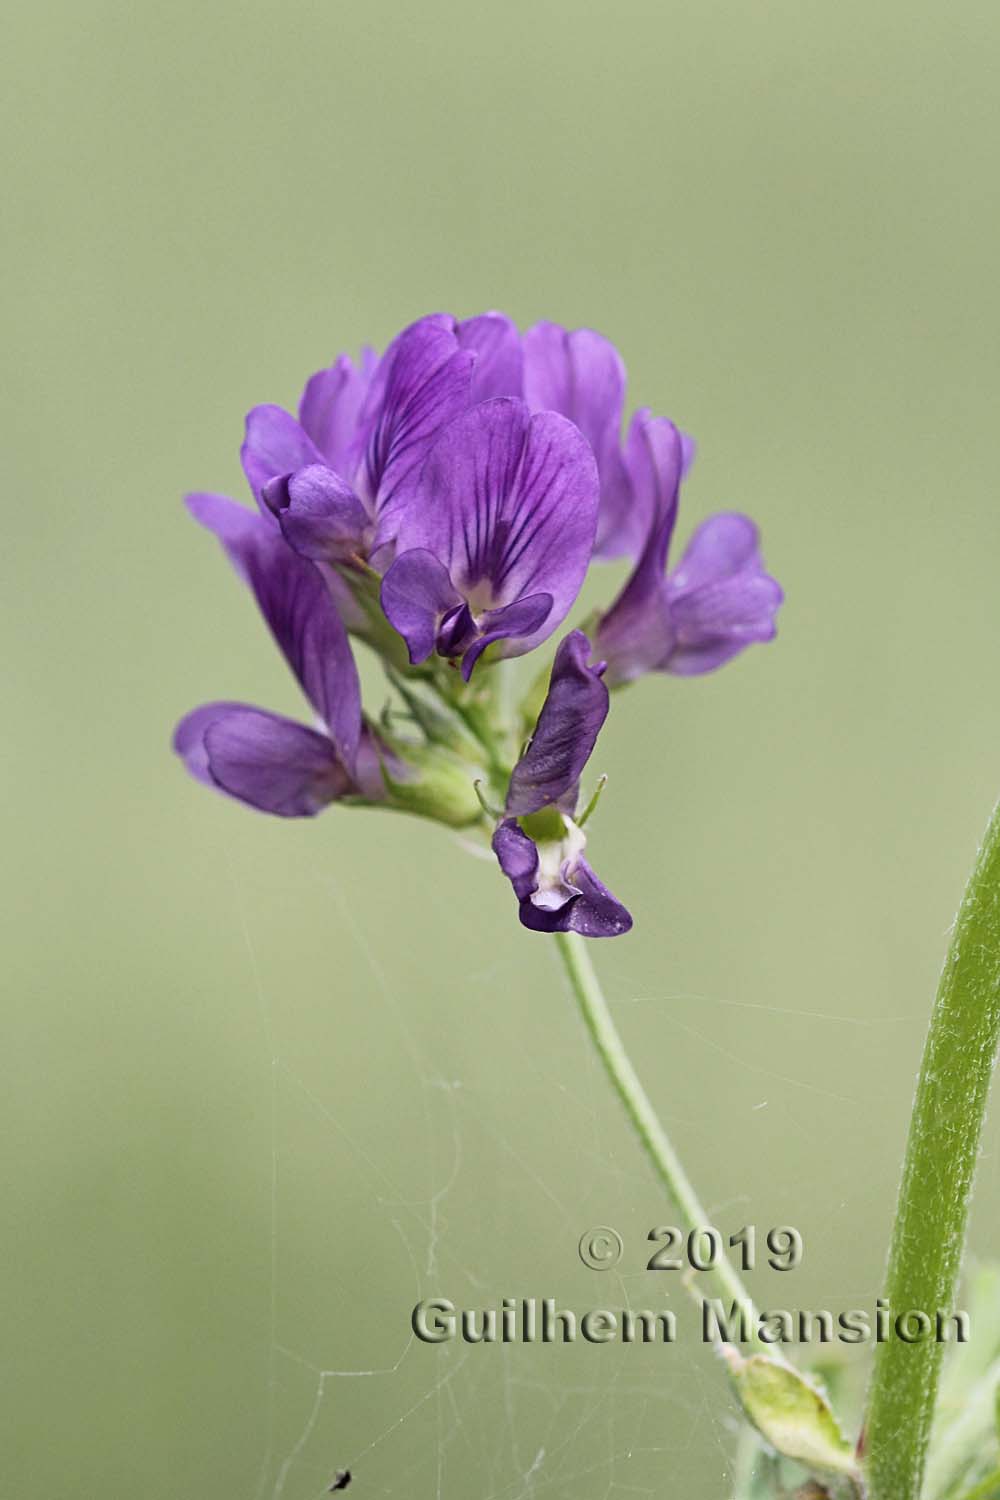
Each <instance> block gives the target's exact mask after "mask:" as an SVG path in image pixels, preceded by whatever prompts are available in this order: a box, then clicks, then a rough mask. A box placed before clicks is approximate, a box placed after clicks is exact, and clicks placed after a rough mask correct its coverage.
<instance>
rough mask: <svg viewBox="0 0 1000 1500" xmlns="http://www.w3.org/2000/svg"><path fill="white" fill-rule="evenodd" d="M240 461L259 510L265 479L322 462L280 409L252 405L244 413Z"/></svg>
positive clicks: (306, 438) (291, 418)
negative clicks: (245, 416)
mask: <svg viewBox="0 0 1000 1500" xmlns="http://www.w3.org/2000/svg"><path fill="white" fill-rule="evenodd" d="M240 458H241V460H242V462H243V472H244V474H245V475H246V476H247V479H248V480H249V482H250V488H251V490H252V491H253V493H254V497H255V499H256V500H257V503H258V504H259V505H261V506H262V507H263V500H262V495H263V490H264V486H265V484H267V481H268V480H269V479H274V478H275V477H276V476H277V475H278V474H289V473H291V472H292V471H293V470H294V469H304V468H305V467H306V466H307V465H308V464H318V463H322V462H323V455H322V454H321V453H320V451H319V449H318V448H317V447H316V445H315V444H314V443H313V442H312V441H311V440H310V439H309V438H308V437H307V436H306V434H305V433H304V432H303V430H302V428H301V427H300V426H299V424H298V422H296V420H295V418H294V417H293V416H290V415H289V413H288V412H287V411H284V410H283V409H282V407H280V406H255V407H254V409H253V411H251V412H248V413H247V425H246V437H245V438H244V440H243V447H242V448H241V449H240Z"/></svg>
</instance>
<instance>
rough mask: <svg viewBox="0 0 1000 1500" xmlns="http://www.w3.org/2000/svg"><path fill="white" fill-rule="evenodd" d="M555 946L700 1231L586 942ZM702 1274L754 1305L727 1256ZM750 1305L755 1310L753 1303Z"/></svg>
mask: <svg viewBox="0 0 1000 1500" xmlns="http://www.w3.org/2000/svg"><path fill="white" fill-rule="evenodd" d="M555 940H556V947H557V948H558V950H559V956H560V957H561V959H562V961H563V964H564V966H565V969H566V974H567V976H568V978H569V982H570V986H571V987H572V990H573V994H574V996H575V997H576V1000H577V1002H578V1004H579V1006H580V1011H581V1014H582V1015H583V1019H584V1021H585V1022H586V1026H587V1030H588V1031H589V1032H590V1035H591V1038H592V1040H593V1043H594V1046H595V1047H596V1048H597V1052H598V1055H599V1057H600V1059H601V1061H602V1062H603V1064H604V1066H605V1068H606V1069H607V1072H608V1076H609V1077H610V1079H611V1082H612V1083H613V1084H614V1086H615V1089H616V1090H617V1092H618V1097H619V1098H620V1099H621V1101H622V1103H623V1104H624V1106H625V1110H626V1113H627V1114H628V1117H629V1119H630V1120H631V1122H632V1124H633V1126H634V1128H635V1131H636V1134H637V1135H638V1137H639V1140H640V1141H641V1142H642V1145H643V1146H644V1148H645V1151H646V1155H647V1156H648V1157H649V1159H650V1161H651V1162H652V1164H653V1167H654V1168H655V1170H656V1173H657V1175H658V1176H659V1178H660V1180H661V1182H662V1183H663V1185H664V1186H665V1187H666V1189H667V1192H668V1193H669V1194H670V1196H671V1198H672V1199H673V1202H674V1205H675V1207H676V1208H677V1210H678V1212H679V1213H680V1215H681V1217H682V1219H683V1220H684V1222H685V1225H686V1227H687V1228H688V1229H697V1228H700V1227H701V1226H702V1225H707V1224H710V1223H711V1220H710V1219H709V1217H708V1215H707V1214H706V1213H705V1210H704V1208H702V1206H701V1202H700V1201H699V1198H698V1195H697V1193H696V1192H695V1190H694V1187H693V1186H692V1184H691V1181H690V1179H689V1177H688V1175H687V1173H686V1172H685V1170H684V1168H683V1166H682V1165H681V1161H680V1158H679V1156H678V1155H677V1152H676V1151H675V1150H674V1148H673V1146H672V1145H671V1143H670V1139H669V1137H668V1136H667V1132H666V1131H665V1130H664V1128H663V1126H662V1125H661V1124H660V1121H659V1119H658V1118H657V1114H656V1111H655V1109H654V1108H653V1106H652V1104H651V1103H650V1100H649V1095H648V1094H647V1093H646V1090H645V1089H644V1088H643V1086H642V1084H641V1082H640V1081H639V1075H638V1074H637V1073H636V1071H635V1069H634V1068H633V1066H632V1064H631V1062H630V1060H629V1057H628V1053H627V1052H626V1051H625V1046H624V1043H623V1042H622V1039H621V1037H620V1035H619V1033H618V1028H617V1027H616V1025H615V1023H614V1021H613V1020H612V1018H611V1011H610V1010H609V1009H608V1002H607V1001H606V1000H605V998H604V994H603V991H602V990H601V986H600V982H599V981H598V978H597V975H596V974H595V972H594V966H593V964H592V963H591V961H590V954H589V953H588V951H587V943H586V940H585V939H584V938H581V937H580V936H579V934H577V933H575V932H558V933H556V939H555ZM698 1274H699V1276H704V1277H705V1278H706V1279H708V1278H711V1279H713V1280H714V1281H715V1283H716V1285H717V1288H718V1290H719V1291H720V1293H722V1294H723V1295H724V1296H727V1297H729V1298H730V1299H732V1300H736V1301H740V1302H750V1296H749V1293H748V1292H747V1290H746V1288H745V1286H744V1285H743V1282H742V1281H741V1280H740V1277H739V1275H738V1274H737V1272H736V1271H735V1269H734V1268H733V1266H732V1265H731V1264H730V1262H729V1261H728V1260H727V1259H726V1258H725V1256H722V1257H720V1260H719V1263H718V1264H717V1265H716V1266H714V1267H712V1268H711V1269H710V1270H708V1271H704V1272H699V1273H698ZM750 1305H751V1307H752V1306H753V1304H752V1303H750Z"/></svg>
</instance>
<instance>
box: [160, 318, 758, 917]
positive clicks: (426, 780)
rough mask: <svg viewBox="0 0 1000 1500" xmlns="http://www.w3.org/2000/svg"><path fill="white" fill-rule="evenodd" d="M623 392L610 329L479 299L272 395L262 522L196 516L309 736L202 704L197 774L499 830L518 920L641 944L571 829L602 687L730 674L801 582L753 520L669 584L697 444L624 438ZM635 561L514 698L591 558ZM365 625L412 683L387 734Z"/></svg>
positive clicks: (258, 442)
mask: <svg viewBox="0 0 1000 1500" xmlns="http://www.w3.org/2000/svg"><path fill="white" fill-rule="evenodd" d="M624 405H625V369H624V366H623V364H622V361H621V358H620V356H619V355H618V352H617V350H616V349H615V348H614V346H613V345H612V344H611V343H609V342H608V340H606V339H604V338H602V337H601V336H600V335H599V334H597V333H593V332H591V331H590V330H589V329H577V330H575V331H573V332H568V331H567V330H565V329H563V328H561V327H559V326H558V325H556V324H554V323H539V324H536V326H535V327H533V328H530V329H529V330H528V331H527V332H526V333H524V334H521V333H519V332H518V330H517V328H516V327H515V325H514V324H513V323H511V322H510V320H509V319H507V318H505V317H502V316H501V315H500V314H498V313H486V314H484V315H483V316H481V317H476V318H469V319H467V320H465V321H464V322H460V321H457V320H456V319H454V318H451V317H448V316H445V315H444V314H435V315H432V316H430V317H426V318H421V319H420V320H419V321H418V322H416V323H413V324H411V326H410V327H408V328H406V329H404V331H403V332H402V333H401V334H399V335H398V337H397V338H396V339H395V340H394V341H393V342H392V343H391V344H390V345H389V347H388V349H387V350H386V352H385V353H384V354H383V355H382V356H381V358H377V357H376V356H375V354H374V353H373V352H371V351H365V353H364V354H363V356H362V358H361V360H360V361H359V363H358V364H357V365H355V364H354V363H353V362H352V361H351V360H350V359H348V358H347V356H346V355H341V356H340V358H338V359H337V360H336V362H335V363H334V364H333V365H332V366H331V367H330V368H329V369H325V370H321V371H319V372H318V373H317V374H316V375H313V376H312V378H311V379H310V380H309V381H308V383H307V385H306V387H305V390H304V391H303V394H302V399H301V401H300V403H299V408H298V416H297V418H296V417H293V416H291V415H290V414H289V413H288V412H286V411H284V410H283V409H282V408H280V407H277V406H258V407H255V408H254V410H253V411H251V412H250V414H249V416H248V417H247V423H246V439H245V441H244V444H243V448H242V454H241V456H242V461H243V468H244V472H245V473H246V477H247V480H248V481H249V484H250V488H251V490H252V492H253V495H254V497H255V499H256V501H257V510H256V511H253V510H250V509H248V508H247V507H245V506H243V505H239V504H236V503H235V502H234V501H232V500H229V499H226V498H224V497H222V496H218V495H206V494H198V495H191V496H189V497H188V502H187V503H188V507H189V509H190V510H191V512H192V514H193V515H194V517H195V519H196V520H198V521H199V522H200V523H201V524H202V525H203V526H206V527H207V528H208V529H209V530H210V531H212V532H214V533H215V535H216V536H217V538H218V539H219V541H220V542H221V543H222V545H223V547H224V549H225V551H226V552H227V554H228V556H229V558H230V560H231V562H232V563H233V565H234V566H235V568H236V570H237V572H238V573H239V574H240V575H241V577H242V578H243V579H244V581H245V582H246V583H247V585H248V586H249V588H250V589H251V591H252V593H253V595H254V597H255V599H256V602H257V606H258V608H259V610H260V612H261V614H262V615H263V616H264V619H265V621H266V622H267V625H268V626H269V628H270V630H271V634H272V635H273V637H274V639H275V641H276V643H277V645H278V647H279V648H280V650H281V651H282V653H283V654H284V656H285V659H286V660H287V662H288V665H289V666H290V667H291V669H292V671H293V673H294V674H295V676H296V677H297V678H298V681H299V684H300V686H301V688H302V691H303V692H304V694H305V696H306V698H307V699H308V701H309V703H310V704H311V706H312V709H313V712H314V715H315V725H314V726H313V727H309V726H307V725H305V724H300V723H297V722H295V721H294V720H290V719H286V718H284V717H282V716H280V715H277V714H273V713H269V712H267V711H265V710H263V709H260V708H255V707H252V706H251V705H248V704H242V703H232V702H219V703H210V704H206V705H204V706H203V707H201V708H198V709H195V710H194V712H193V713H190V714H188V715H187V716H186V717H185V718H184V719H183V720H182V721H181V723H180V724H179V726H178V728H177V730H176V733H175V737H174V745H175V748H176V749H177V751H178V753H179V754H180V755H181V756H182V758H183V760H184V762H185V764H186V765H187V767H188V770H189V771H190V772H191V773H192V774H193V775H194V776H196V777H197V778H198V779H199V780H201V781H203V782H205V783H206V784H207V785H210V786H213V787H215V788H217V789H219V790H221V791H223V792H226V793H228V794H229V795H230V796H232V797H235V798H237V799H238V800H240V801H242V802H245V803H247V804H249V805H250V806H251V807H255V808H258V809H259V810H261V811H263V812H270V813H276V814H279V815H281V816H284V817H303V816H311V815H313V814H315V813H317V812H319V811H320V810H321V809H322V808H324V807H326V806H327V805H328V804H329V803H331V802H335V801H339V802H345V803H354V804H362V805H372V804H379V805H382V806H388V807H394V808H399V809H401V810H404V811H410V812H417V813H420V814H422V815H425V816H430V817H433V818H436V819H438V820H439V821H442V822H445V823H448V824H450V825H452V826H457V827H466V826H468V827H471V826H473V825H479V826H482V827H483V828H484V830H486V831H488V832H490V833H491V837H492V847H493V850H494V852H495V854H496V856H497V859H498V860H499V862H500V865H501V868H502V869H503V872H504V874H505V875H506V876H507V877H508V878H509V880H510V881H511V884H512V885H513V887H514V892H515V894H516V896H517V899H518V903H519V910H520V918H521V921H522V923H523V924H524V925H525V926H526V927H530V928H532V929H534V930H537V931H545V932H553V931H569V930H572V931H576V932H581V933H584V934H585V935H587V936H591V937H602V936H615V935H617V934H619V933H622V932H626V931H627V930H628V929H629V927H630V926H631V918H630V916H629V914H628V912H627V911H626V910H625V908H624V907H623V906H622V905H621V904H620V903H619V902H618V901H617V900H616V899H615V898H614V897H613V896H612V895H611V893H610V892H609V891H608V890H607V889H606V887H605V886H603V885H602V884H601V882H600V881H599V880H598V879H597V877H596V875H595V874H594V872H593V871H592V870H591V868H590V866H589V864H588V863H587V861H586V859H585V858H584V852H583V851H584V847H585V843H586V837H585V834H584V832H583V824H584V822H585V821H586V816H583V817H579V818H578V816H577V804H578V800H579V791H580V776H581V774H582V772H583V769H584V767H585V765H586V763H587V761H588V759H589V757H590V755H591V752H592V751H593V748H594V745H595V743H596V740H597V735H598V732H599V730H600V728H601V725H602V724H603V722H604V719H605V717H606V715H607V712H608V703H609V688H614V687H616V686H619V685H621V684H624V683H626V682H629V681H631V680H632V679H634V678H636V677H638V676H641V675H643V674H644V673H647V672H653V671H661V672H671V673H675V674H680V675H691V674H695V673H701V672H707V671H711V670H712V669H713V668H715V667H718V666H721V665H722V663H723V662H726V661H728V660H729V659H730V657H732V656H735V655H736V654H737V653H738V652H739V651H741V650H742V649H743V648H744V647H745V646H747V645H749V644H750V643H752V642H754V641H766V640H770V639H771V637H772V636H773V635H774V629H775V626H774V620H775V614H776V612H777V609H778V606H779V605H780V603H781V598H782V594H781V590H780V588H779V586H778V584H777V583H776V582H775V581H774V579H773V578H771V577H770V576H769V575H768V574H767V573H766V572H765V571H764V568H763V564H762V562H761V557H760V552H759V549H758V539H757V530H756V527H755V526H754V525H753V523H752V522H751V521H750V520H748V519H747V518H746V517H745V516H742V515H736V514H722V515H717V516H713V517H711V518H710V519H709V520H707V521H705V522H704V523H703V524H702V525H701V526H700V527H699V528H698V529H697V530H696V531H695V533H694V535H693V537H692V539H691V541H690V543H689V544H688V547H687V550H686V551H685V553H684V555H683V557H682V558H681V560H680V563H679V564H678V565H677V566H676V567H674V568H673V569H672V570H671V571H668V568H667V555H668V551H669V547H670V541H671V537H672V534H673V529H674V525H675V522H676V517H677V506H678V495H679V491H680V486H681V482H682V480H683V477H684V475H685V473H686V472H687V469H688V466H689V465H690V462H691V459H692V457H693V445H692V444H691V442H690V440H689V439H688V438H686V437H685V435H684V434H683V433H681V432H679V431H678V429H677V428H676V427H675V426H674V425H673V423H671V422H669V421H667V420H666V418H663V417H654V416H652V415H651V414H650V413H649V412H648V411H645V410H640V411H637V412H636V413H635V414H634V416H633V417H632V420H631V423H630V425H629V428H628V432H627V434H626V436H625V438H624V440H623V438H622V422H623V412H624ZM615 557H627V558H629V559H631V561H632V564H633V566H632V571H631V573H630V575H629V577H628V579H627V581H626V583H625V585H624V587H623V588H622V590H621V591H620V593H619V594H618V597H617V598H616V599H615V600H614V602H613V603H612V604H611V606H610V607H609V608H608V609H607V610H606V611H605V612H603V613H602V614H600V615H599V616H597V617H596V620H595V621H594V622H593V623H592V625H591V626H590V631H591V638H588V636H587V635H585V634H584V633H583V631H581V630H571V631H570V632H569V634H568V635H566V636H565V637H564V639H563V640H562V643H561V644H560V646H559V648H558V650H557V651H556V654H555V660H554V662H553V665H552V670H551V675H550V677H549V681H548V687H547V692H546V694H545V696H544V700H543V701H542V705H541V709H540V711H539V712H538V713H537V715H536V713H535V711H534V710H535V708H536V707H537V703H538V695H537V693H536V692H535V691H534V690H529V692H528V694H527V696H526V698H525V701H524V703H523V704H522V705H521V707H520V708H519V709H518V708H513V709H512V708H511V707H510V706H509V704H508V702H507V699H508V697H509V694H506V693H504V692H502V691H501V690H500V687H499V679H500V677H501V676H502V672H501V670H500V668H499V664H500V663H501V662H502V661H503V659H504V658H508V657H517V656H523V655H525V654H526V653H527V652H530V651H533V650H534V649H535V648H536V647H538V646H540V645H542V644H543V643H544V642H545V641H546V640H547V639H548V638H549V637H550V636H551V635H552V634H553V633H554V632H555V631H556V630H557V629H558V627H559V626H560V625H561V624H562V623H563V621H564V620H565V619H566V617H567V615H568V614H569V612H570V610H571V609H572V607H573V605H574V603H575V601H576V599H577V596H578V595H579V592H580V588H581V585H582V584H583V581H584V578H585V576H586V574H587V570H588V568H589V566H590V564H591V562H592V561H593V560H594V559H604V558H615ZM351 636H354V637H355V638H356V639H358V640H360V641H364V642H366V643H367V644H368V646H370V647H371V648H372V649H374V650H375V651H376V652H377V653H378V655H379V656H380V658H381V659H382V662H383V665H384V668H385V671H386V675H387V677H388V680H389V683H390V686H391V688H392V690H393V693H394V695H395V697H394V701H393V703H391V704H390V705H389V706H388V707H387V708H386V709H385V710H383V712H382V714H381V715H380V716H379V718H378V720H377V722H375V721H372V720H371V719H370V718H369V717H368V716H366V715H365V714H364V713H363V711H362V705H361V691H360V686H359V680H358V673H357V669H356V666H355V662H354V655H353V651H352V647H351V643H350V637H351ZM592 658H596V659H597V660H596V662H595V661H592ZM525 740H526V741H527V742H526V743H525ZM522 747H523V748H522ZM519 749H520V754H518V751H519ZM491 798H492V802H491V800H490V799H491ZM496 804H499V805H497V806H496V810H495V811H491V810H490V809H491V808H492V807H493V806H494V805H496Z"/></svg>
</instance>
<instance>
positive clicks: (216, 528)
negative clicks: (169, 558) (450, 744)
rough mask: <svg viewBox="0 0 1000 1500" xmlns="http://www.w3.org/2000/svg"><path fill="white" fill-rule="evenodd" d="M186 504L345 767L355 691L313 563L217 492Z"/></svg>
mask: <svg viewBox="0 0 1000 1500" xmlns="http://www.w3.org/2000/svg"><path fill="white" fill-rule="evenodd" d="M188 508H189V509H190V511H191V514H192V515H193V516H194V517H195V519H196V520H198V521H200V522H201V524H202V525H203V526H206V527H207V528H208V529H209V530H210V531H213V532H214V533H215V535H216V536H217V537H218V538H219V541H220V542H221V543H222V545H223V546H224V547H225V549H226V551H227V553H228V554H229V557H230V559H231V561H232V562H233V565H234V566H235V568H236V570H237V572H239V573H240V575H241V576H242V577H243V579H244V580H245V581H246V583H247V584H249V586H250V588H251V589H252V590H253V593H254V596H255V598H256V600H257V605H258V607H259V609H260V612H261V614H262V615H263V616H264V619H265V620H266V621H267V623H268V625H269V627H270V629H271V633H272V635H273V636H274V639H275V641H276V642H277V644H278V646H279V647H280V649H281V651H282V652H283V654H284V656H285V659H286V661H287V662H288V664H289V666H290V667H291V669H292V671H293V672H294V673H295V675H296V677H297V678H298V680H299V682H300V683H301V685H302V688H303V691H304V692H305V694H306V697H307V698H308V699H309V701H310V702H311V703H312V705H313V707H314V708H315V710H316V712H317V713H318V714H319V716H320V718H321V719H322V720H323V722H324V724H326V726H327V728H328V729H329V731H330V736H331V738H332V740H333V743H334V745H335V746H336V749H337V751H338V753H339V754H340V757H341V759H342V760H343V761H344V763H345V765H346V766H348V767H349V768H350V767H352V766H353V764H354V756H355V752H356V750H357V746H358V737H359V735H360V733H361V688H360V684H359V682H358V673H357V668H356V667H355V665H354V658H353V656H352V655H351V648H350V645H349V643H348V639H347V632H346V631H345V629H344V626H343V623H342V621H341V618H340V616H339V614H338V613H337V609H336V606H335V605H334V603H333V600H332V598H331V597H330V593H329V590H328V589H327V586H326V584H325V583H324V581H323V578H322V576H321V574H320V572H319V570H318V569H317V567H316V565H315V564H314V563H311V562H308V561H306V559H305V558H302V557H299V556H298V555H297V554H296V553H295V552H293V551H292V549H291V548H290V547H289V545H288V543H287V542H286V541H285V539H284V537H283V536H282V535H281V532H280V531H279V530H278V529H277V527H276V526H274V525H273V523H271V522H269V521H267V520H265V519H264V517H263V516H259V515H255V514H254V512H253V511H250V510H247V509H246V508H245V507H244V506H242V505H237V504H236V503H235V501H232V500H226V499H224V498H223V497H222V496H220V495H190V496H188Z"/></svg>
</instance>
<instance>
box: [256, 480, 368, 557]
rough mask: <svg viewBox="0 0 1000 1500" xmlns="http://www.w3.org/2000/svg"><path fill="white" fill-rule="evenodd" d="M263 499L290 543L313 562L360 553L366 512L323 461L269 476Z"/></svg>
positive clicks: (300, 554) (364, 535)
mask: <svg viewBox="0 0 1000 1500" xmlns="http://www.w3.org/2000/svg"><path fill="white" fill-rule="evenodd" d="M263 498H264V503H265V505H267V507H268V509H269V510H271V511H272V512H273V513H274V514H275V515H276V516H277V518H278V522H279V524H280V526H281V530H282V533H283V535H284V538H285V540H286V542H288V544H289V546H291V547H294V549H295V551H296V552H297V553H298V554H299V556H300V557H308V558H310V559H312V561H313V562H341V561H345V560H346V559H348V558H350V557H352V556H354V555H355V554H357V553H359V552H363V550H364V546H365V538H366V533H367V530H368V527H369V525H370V521H369V516H368V512H367V511H366V510H365V508H364V506H363V505H362V504H361V501H360V500H359V499H358V497H357V495H356V494H355V493H354V491H353V490H352V489H351V486H350V485H349V484H348V483H347V482H346V480H343V479H341V477H340V475H339V474H335V473H334V471H333V470H332V469H327V468H325V467H324V466H323V465H322V464H311V465H310V466H309V468H307V469H299V471H298V472H297V473H295V474H283V475H281V476H280V477H279V478H278V479H270V480H268V482H267V484H266V485H265V486H264V491H263Z"/></svg>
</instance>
